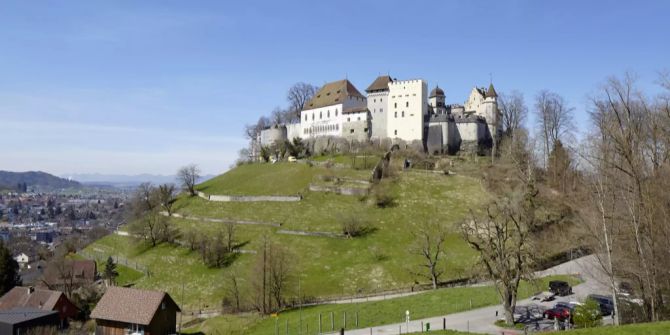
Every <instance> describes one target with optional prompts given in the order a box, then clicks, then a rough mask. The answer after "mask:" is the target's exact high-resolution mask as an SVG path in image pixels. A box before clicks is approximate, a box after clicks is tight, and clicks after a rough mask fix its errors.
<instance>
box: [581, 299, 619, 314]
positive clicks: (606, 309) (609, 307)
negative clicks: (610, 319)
mask: <svg viewBox="0 0 670 335" xmlns="http://www.w3.org/2000/svg"><path fill="white" fill-rule="evenodd" d="M586 299H593V300H595V301H596V302H597V303H598V306H599V307H600V314H602V315H604V316H607V315H612V313H613V312H614V300H613V299H612V296H611V295H600V294H589V295H588V297H586Z"/></svg>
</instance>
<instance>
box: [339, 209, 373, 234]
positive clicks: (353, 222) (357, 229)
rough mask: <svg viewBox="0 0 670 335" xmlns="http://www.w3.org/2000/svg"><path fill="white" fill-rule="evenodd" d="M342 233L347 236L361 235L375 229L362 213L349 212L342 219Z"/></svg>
mask: <svg viewBox="0 0 670 335" xmlns="http://www.w3.org/2000/svg"><path fill="white" fill-rule="evenodd" d="M340 221H341V224H342V234H344V236H347V237H350V238H352V237H360V236H364V235H366V234H368V233H370V232H372V231H373V228H372V226H371V225H370V224H369V223H368V222H366V221H364V220H363V219H361V217H360V215H355V214H348V215H345V216H343V217H342V218H341V219H340Z"/></svg>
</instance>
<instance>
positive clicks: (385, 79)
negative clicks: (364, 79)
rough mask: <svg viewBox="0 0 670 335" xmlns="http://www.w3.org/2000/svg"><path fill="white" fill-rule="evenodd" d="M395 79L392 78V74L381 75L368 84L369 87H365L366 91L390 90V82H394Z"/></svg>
mask: <svg viewBox="0 0 670 335" xmlns="http://www.w3.org/2000/svg"><path fill="white" fill-rule="evenodd" d="M392 82H393V79H391V76H379V77H377V79H375V81H373V82H372V84H370V86H368V88H366V89H365V92H368V93H370V92H375V91H388V90H389V83H392Z"/></svg>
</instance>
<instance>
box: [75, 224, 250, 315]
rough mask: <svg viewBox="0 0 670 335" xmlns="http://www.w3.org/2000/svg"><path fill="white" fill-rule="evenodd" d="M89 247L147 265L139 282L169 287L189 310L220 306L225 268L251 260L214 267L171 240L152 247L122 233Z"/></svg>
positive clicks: (167, 289) (173, 295) (164, 287)
mask: <svg viewBox="0 0 670 335" xmlns="http://www.w3.org/2000/svg"><path fill="white" fill-rule="evenodd" d="M86 251H88V252H90V253H97V254H102V255H119V256H123V257H127V258H128V259H129V260H130V261H131V262H138V263H140V264H143V265H145V266H147V267H148V268H149V271H150V273H151V275H150V276H142V277H140V278H137V280H136V281H135V286H136V287H138V288H148V289H155V290H162V291H166V292H168V293H170V295H171V296H172V298H173V299H175V301H176V302H177V303H178V304H179V305H180V306H182V308H183V309H185V310H189V311H192V310H196V309H200V308H203V309H216V308H218V307H219V306H220V302H221V299H222V297H223V295H224V287H223V285H224V283H223V281H222V278H223V273H224V271H230V270H231V269H236V268H237V267H246V266H248V260H249V257H247V256H245V255H242V256H241V257H240V258H239V259H238V260H237V261H236V263H235V264H234V265H233V266H232V268H231V269H211V268H208V267H206V266H205V265H203V263H202V261H201V259H200V256H199V255H198V254H197V252H191V251H190V250H188V249H186V248H182V247H177V246H172V245H167V244H160V245H158V246H156V247H154V248H149V247H148V245H147V244H143V243H142V244H139V245H138V244H137V243H136V242H135V241H134V240H133V239H132V238H129V237H124V236H119V235H109V236H106V237H104V238H102V239H100V240H98V241H96V242H95V243H94V244H92V245H90V246H88V247H87V248H86ZM182 284H183V288H184V297H183V299H182Z"/></svg>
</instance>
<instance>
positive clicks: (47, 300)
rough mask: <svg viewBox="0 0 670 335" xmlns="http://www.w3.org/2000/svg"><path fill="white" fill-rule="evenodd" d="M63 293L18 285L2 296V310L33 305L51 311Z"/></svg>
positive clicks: (0, 298)
mask: <svg viewBox="0 0 670 335" xmlns="http://www.w3.org/2000/svg"><path fill="white" fill-rule="evenodd" d="M31 290H32V292H31ZM62 295H63V292H60V291H52V290H43V289H31V288H29V287H21V286H16V287H14V288H13V289H11V290H9V292H7V293H5V295H3V296H2V297H0V310H3V311H4V310H10V309H12V308H17V307H31V308H37V309H41V310H44V311H51V310H54V308H55V307H56V303H57V302H58V299H60V297H61V296H62Z"/></svg>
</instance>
